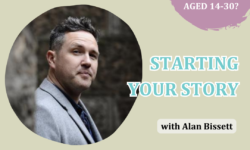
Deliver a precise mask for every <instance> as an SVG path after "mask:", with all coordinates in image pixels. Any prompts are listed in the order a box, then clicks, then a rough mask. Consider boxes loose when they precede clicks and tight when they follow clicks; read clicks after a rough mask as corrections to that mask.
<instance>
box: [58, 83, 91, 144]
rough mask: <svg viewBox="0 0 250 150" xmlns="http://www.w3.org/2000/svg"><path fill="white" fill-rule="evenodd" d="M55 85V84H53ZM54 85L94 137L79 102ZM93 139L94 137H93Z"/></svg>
mask: <svg viewBox="0 0 250 150" xmlns="http://www.w3.org/2000/svg"><path fill="white" fill-rule="evenodd" d="M54 85H55V84H54ZM55 87H56V88H57V89H58V90H60V91H61V92H62V93H63V95H64V96H65V97H66V98H67V99H68V100H69V102H70V103H71V105H72V106H73V107H74V109H75V110H76V112H77V114H78V115H79V117H80V118H81V119H82V121H83V123H84V125H85V126H86V128H87V129H88V131H89V133H90V135H91V136H92V138H93V139H94V137H93V132H92V129H91V125H90V121H89V119H88V117H87V114H86V112H85V111H84V110H83V108H82V106H81V105H80V104H77V103H76V102H75V101H74V100H73V99H72V98H70V97H69V96H68V94H66V93H65V92H64V91H63V90H61V89H60V88H59V87H58V86H56V85H55ZM94 140H95V139H94Z"/></svg>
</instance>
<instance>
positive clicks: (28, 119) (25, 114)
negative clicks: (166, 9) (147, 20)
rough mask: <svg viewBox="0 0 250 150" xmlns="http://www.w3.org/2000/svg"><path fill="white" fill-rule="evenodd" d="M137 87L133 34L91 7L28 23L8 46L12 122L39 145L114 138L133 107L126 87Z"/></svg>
mask: <svg viewBox="0 0 250 150" xmlns="http://www.w3.org/2000/svg"><path fill="white" fill-rule="evenodd" d="M141 80H142V58H141V51H140V47H139V44H138V42H137V40H136V37H135V35H134V33H133V32H132V30H131V28H130V27H129V26H128V25H127V24H126V23H125V22H124V21H123V20H121V19H120V18H119V17H117V16H116V15H114V14H112V13H111V12H109V11H107V10H104V9H101V8H97V7H94V6H89V5H77V6H65V7H58V8H53V9H51V10H49V11H47V12H45V13H43V14H42V15H40V16H38V17H37V18H35V19H34V20H33V21H31V22H30V23H29V24H28V25H27V26H26V27H25V28H24V29H23V30H22V31H21V32H20V34H19V35H18V37H17V38H16V40H15V42H14V44H13V46H12V49H11V51H10V54H9V58H8V63H7V67H6V75H5V84H6V92H7V96H8V98H9V101H10V105H11V107H12V109H13V110H14V112H15V113H16V115H17V118H18V119H20V121H21V122H22V123H23V124H24V125H25V126H26V127H27V128H28V129H30V130H31V131H33V132H34V133H35V134H37V135H39V136H41V137H43V138H41V140H44V139H49V140H51V141H55V142H58V143H63V144H69V145H86V144H93V143H97V142H99V141H102V140H104V139H105V138H107V137H109V136H110V135H112V134H113V133H114V132H115V131H116V130H117V129H118V128H119V126H120V125H121V124H122V122H123V121H124V120H125V119H126V117H127V116H128V114H129V112H130V110H131V109H132V106H133V104H134V102H135V100H136V97H129V94H130V89H129V87H128V85H127V82H130V81H133V82H134V81H137V82H141Z"/></svg>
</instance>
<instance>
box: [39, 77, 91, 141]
mask: <svg viewBox="0 0 250 150" xmlns="http://www.w3.org/2000/svg"><path fill="white" fill-rule="evenodd" d="M40 88H41V89H42V90H44V91H46V92H47V93H49V94H50V95H51V96H53V97H54V99H55V100H56V101H57V102H58V103H59V104H60V105H61V106H62V107H63V108H64V109H65V110H66V111H67V112H68V114H69V116H70V117H71V118H72V120H73V121H74V122H75V123H76V125H77V126H78V127H79V129H80V131H81V132H82V133H83V134H84V136H85V137H86V138H87V140H88V141H89V142H90V143H95V142H94V140H93V138H92V137H91V135H90V134H89V131H88V130H87V128H86V127H85V125H84V123H83V122H82V120H81V118H80V117H79V115H78V114H77V112H76V111H75V109H74V108H73V106H72V105H71V103H70V102H69V101H68V99H67V98H66V97H65V96H64V95H63V94H62V93H61V92H60V91H59V90H58V89H57V88H56V87H55V86H54V85H53V84H52V83H51V82H49V81H48V80H47V79H46V78H45V79H44V80H43V82H42V84H41V85H40ZM91 125H92V124H91Z"/></svg>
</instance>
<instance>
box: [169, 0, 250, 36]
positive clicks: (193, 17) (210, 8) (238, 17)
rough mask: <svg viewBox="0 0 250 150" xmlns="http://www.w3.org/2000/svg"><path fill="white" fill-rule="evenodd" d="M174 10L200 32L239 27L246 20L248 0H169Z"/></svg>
mask: <svg viewBox="0 0 250 150" xmlns="http://www.w3.org/2000/svg"><path fill="white" fill-rule="evenodd" d="M171 1H172V5H173V6H174V7H175V10H176V11H177V12H178V13H179V14H180V15H181V16H182V17H183V18H184V19H186V20H187V21H189V22H190V23H192V24H193V25H195V26H196V27H198V28H200V29H202V30H208V29H211V30H216V31H218V30H219V29H222V28H227V27H239V26H240V24H241V23H242V22H243V21H245V20H246V19H247V17H248V16H247V14H246V13H247V12H248V10H249V9H250V0H171Z"/></svg>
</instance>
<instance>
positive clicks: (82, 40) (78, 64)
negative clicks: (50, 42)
mask: <svg viewBox="0 0 250 150" xmlns="http://www.w3.org/2000/svg"><path fill="white" fill-rule="evenodd" d="M63 40H64V42H63V45H62V47H61V49H60V50H59V51H58V52H56V53H55V56H56V57H55V77H56V79H57V80H58V82H59V83H60V84H61V86H62V87H63V88H64V89H65V90H67V91H69V92H82V91H83V90H85V89H87V88H89V87H90V85H91V82H92V81H93V80H94V79H95V77H96V73H97V67H98V56H99V50H98V45H97V42H96V39H95V38H94V36H93V35H92V34H91V33H89V32H86V31H77V32H68V33H66V34H65V35H64V39H63Z"/></svg>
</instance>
